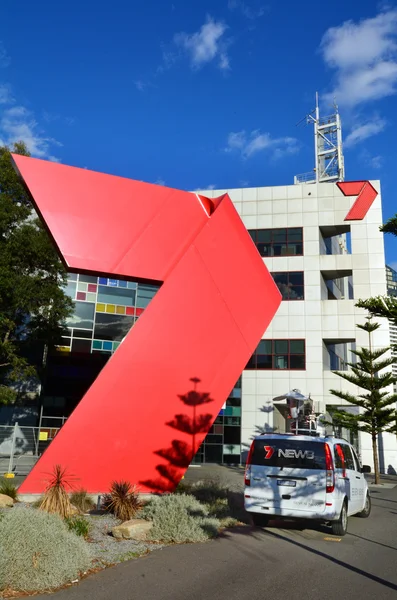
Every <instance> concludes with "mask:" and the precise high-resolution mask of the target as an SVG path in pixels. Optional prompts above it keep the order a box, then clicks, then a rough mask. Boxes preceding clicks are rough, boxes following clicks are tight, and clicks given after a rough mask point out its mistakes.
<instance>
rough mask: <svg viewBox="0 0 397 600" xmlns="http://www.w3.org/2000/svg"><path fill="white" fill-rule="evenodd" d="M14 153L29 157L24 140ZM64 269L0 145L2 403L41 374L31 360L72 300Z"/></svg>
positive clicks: (49, 341)
mask: <svg viewBox="0 0 397 600" xmlns="http://www.w3.org/2000/svg"><path fill="white" fill-rule="evenodd" d="M11 151H12V152H15V153H17V154H23V155H24V156H29V153H28V151H27V148H26V146H25V144H24V143H23V142H19V143H17V144H14V146H13V148H12V150H11ZM65 284H66V271H65V269H64V267H63V265H62V263H61V261H60V260H59V258H58V255H57V253H56V251H55V249H54V247H53V244H52V242H51V240H50V238H49V235H48V233H47V232H46V230H45V228H44V226H43V225H42V223H41V222H40V220H39V219H38V218H37V215H36V213H35V212H34V210H33V207H32V204H31V202H30V199H29V196H28V194H27V192H26V191H25V189H24V187H23V185H22V184H21V182H20V180H19V178H18V176H17V174H16V172H15V170H14V168H13V166H12V162H11V156H10V149H9V148H7V147H5V146H3V147H0V404H1V403H3V404H4V403H7V404H8V403H11V402H14V401H15V399H16V397H17V393H16V391H15V390H14V388H13V387H12V386H13V384H16V383H21V382H22V383H23V382H27V381H28V380H29V379H31V378H32V377H34V376H39V377H40V375H41V371H40V368H39V369H38V370H37V369H36V368H35V366H34V365H33V364H32V361H31V360H29V359H28V356H29V351H30V352H31V351H32V349H33V348H42V349H44V348H45V347H47V348H51V347H52V346H53V345H54V344H55V343H56V342H57V341H59V338H60V333H61V330H62V324H63V322H64V321H65V319H66V317H67V316H68V315H69V314H70V313H71V311H72V309H73V304H72V302H71V300H70V298H69V297H68V296H66V295H65V293H64V290H63V286H64V285H65Z"/></svg>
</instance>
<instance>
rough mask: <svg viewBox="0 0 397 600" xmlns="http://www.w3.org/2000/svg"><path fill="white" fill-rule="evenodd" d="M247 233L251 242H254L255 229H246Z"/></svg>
mask: <svg viewBox="0 0 397 600" xmlns="http://www.w3.org/2000/svg"><path fill="white" fill-rule="evenodd" d="M248 233H249V234H250V236H251V238H252V241H253V242H255V241H256V229H248Z"/></svg>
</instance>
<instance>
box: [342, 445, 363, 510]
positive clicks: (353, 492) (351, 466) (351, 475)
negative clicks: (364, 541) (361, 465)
mask: <svg viewBox="0 0 397 600" xmlns="http://www.w3.org/2000/svg"><path fill="white" fill-rule="evenodd" d="M339 445H340V447H341V448H342V451H343V455H344V457H345V465H346V483H347V486H346V490H348V492H349V493H348V494H347V495H348V500H349V509H348V513H349V514H354V513H357V512H359V511H360V510H361V503H362V500H361V495H360V491H361V487H362V485H361V477H357V475H358V473H357V472H356V465H355V463H354V458H353V454H352V451H351V448H350V446H349V445H348V444H339Z"/></svg>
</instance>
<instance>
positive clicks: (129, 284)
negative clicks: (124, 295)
mask: <svg viewBox="0 0 397 600" xmlns="http://www.w3.org/2000/svg"><path fill="white" fill-rule="evenodd" d="M127 287H128V289H130V290H136V288H137V287H138V284H136V283H134V282H133V281H128V283H127Z"/></svg>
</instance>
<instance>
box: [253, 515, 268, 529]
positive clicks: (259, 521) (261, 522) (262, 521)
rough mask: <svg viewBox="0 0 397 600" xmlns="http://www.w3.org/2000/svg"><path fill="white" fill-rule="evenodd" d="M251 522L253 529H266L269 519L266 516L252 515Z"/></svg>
mask: <svg viewBox="0 0 397 600" xmlns="http://www.w3.org/2000/svg"><path fill="white" fill-rule="evenodd" d="M252 521H253V523H254V525H255V527H266V526H267V524H268V523H269V517H268V516H267V515H260V514H258V513H252Z"/></svg>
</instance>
